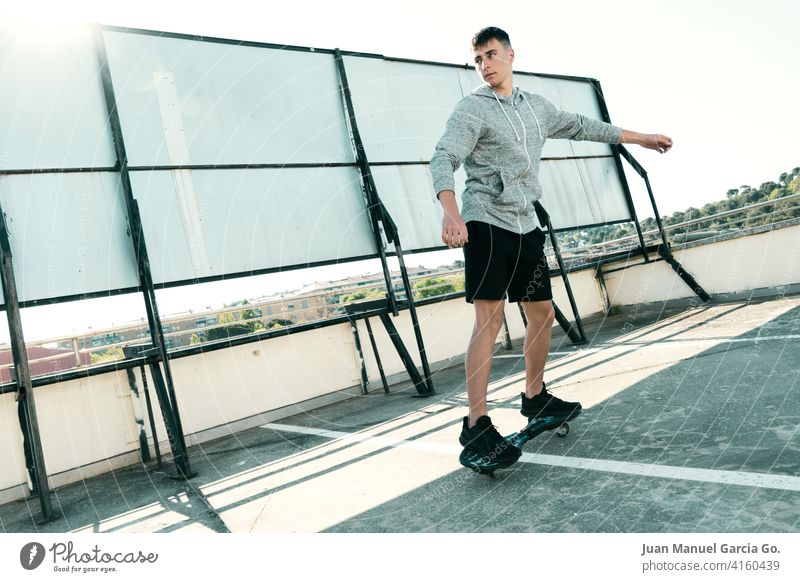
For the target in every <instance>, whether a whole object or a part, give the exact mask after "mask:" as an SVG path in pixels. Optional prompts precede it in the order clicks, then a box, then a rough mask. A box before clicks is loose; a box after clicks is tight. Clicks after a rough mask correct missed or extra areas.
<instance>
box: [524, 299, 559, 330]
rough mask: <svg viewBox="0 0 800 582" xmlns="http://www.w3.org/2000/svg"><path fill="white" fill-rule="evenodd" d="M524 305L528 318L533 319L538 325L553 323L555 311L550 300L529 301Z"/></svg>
mask: <svg viewBox="0 0 800 582" xmlns="http://www.w3.org/2000/svg"><path fill="white" fill-rule="evenodd" d="M525 307H526V309H525V312H526V314H527V316H528V319H533V320H535V321H537V322H538V323H539V324H540V325H553V322H554V321H555V319H556V312H555V310H554V309H553V302H552V301H531V302H530V303H528V304H527V305H526V306H525Z"/></svg>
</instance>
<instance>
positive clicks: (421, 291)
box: [414, 277, 456, 299]
mask: <svg viewBox="0 0 800 582" xmlns="http://www.w3.org/2000/svg"><path fill="white" fill-rule="evenodd" d="M414 290H415V291H417V292H418V295H419V297H420V298H421V299H427V298H428V297H435V296H437V295H444V294H445V293H455V292H456V288H455V286H453V285H452V284H450V283H447V282H446V281H445V280H444V279H441V278H436V277H430V278H428V279H423V280H421V281H417V282H416V283H415V284H414Z"/></svg>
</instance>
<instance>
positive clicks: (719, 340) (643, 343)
mask: <svg viewBox="0 0 800 582" xmlns="http://www.w3.org/2000/svg"><path fill="white" fill-rule="evenodd" d="M797 339H800V335H773V336H758V337H737V338H684V339H677V340H653V341H625V340H618V343H612V344H603V345H602V347H594V348H583V349H581V350H575V351H574V352H550V353H549V354H548V355H549V356H571V355H573V354H584V353H585V354H589V353H593V352H599V351H601V350H604V349H607V348H622V347H630V346H656V345H657V346H658V347H669V346H682V345H683V344H698V343H700V344H701V343H709V344H714V345H719V344H735V343H744V342H766V341H778V340H783V341H788V340H797ZM494 357H495V358H521V357H522V354H521V353H520V354H500V355H496V356H494Z"/></svg>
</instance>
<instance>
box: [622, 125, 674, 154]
mask: <svg viewBox="0 0 800 582" xmlns="http://www.w3.org/2000/svg"><path fill="white" fill-rule="evenodd" d="M619 143H635V144H639V145H640V146H642V147H643V148H647V149H649V150H656V151H657V152H658V153H660V154H665V153H667V152H668V151H669V150H670V149H671V148H672V138H671V137H668V136H666V135H661V134H660V133H638V132H635V131H628V130H627V129H623V130H622V137H621V138H620V140H619Z"/></svg>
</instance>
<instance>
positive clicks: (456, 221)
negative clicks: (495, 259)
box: [439, 190, 468, 249]
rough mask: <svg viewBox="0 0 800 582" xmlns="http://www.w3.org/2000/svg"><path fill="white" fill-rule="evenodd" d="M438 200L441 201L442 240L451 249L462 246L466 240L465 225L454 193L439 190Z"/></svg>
mask: <svg viewBox="0 0 800 582" xmlns="http://www.w3.org/2000/svg"><path fill="white" fill-rule="evenodd" d="M439 201H440V202H441V203H442V209H443V210H444V218H443V219H442V242H443V243H444V244H446V245H447V246H448V247H450V248H451V249H453V248H456V247H463V246H464V243H466V242H467V241H468V236H467V225H466V224H465V223H464V219H463V218H461V213H460V212H459V211H458V204H457V203H456V194H455V192H453V191H452V190H442V191H441V192H439Z"/></svg>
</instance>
